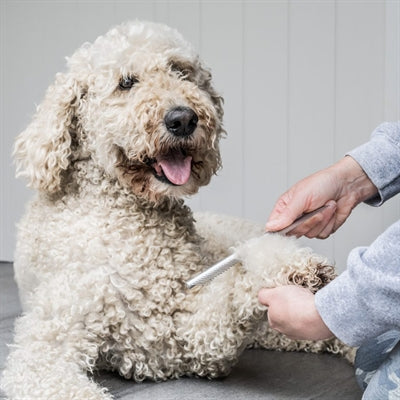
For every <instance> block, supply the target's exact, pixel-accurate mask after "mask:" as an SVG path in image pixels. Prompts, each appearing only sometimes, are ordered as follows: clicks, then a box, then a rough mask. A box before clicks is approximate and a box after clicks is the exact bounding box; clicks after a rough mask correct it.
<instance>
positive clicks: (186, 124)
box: [164, 106, 199, 137]
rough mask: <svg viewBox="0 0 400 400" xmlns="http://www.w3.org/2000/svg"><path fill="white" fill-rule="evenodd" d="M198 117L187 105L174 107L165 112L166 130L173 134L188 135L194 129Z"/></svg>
mask: <svg viewBox="0 0 400 400" xmlns="http://www.w3.org/2000/svg"><path fill="white" fill-rule="evenodd" d="M198 121H199V117H198V116H197V114H196V113H195V112H194V111H193V110H192V109H191V108H189V107H181V106H179V107H174V108H171V110H169V111H168V112H167V114H166V115H165V117H164V123H165V126H166V127H167V129H168V131H169V132H171V133H172V134H174V135H175V136H182V137H185V136H189V135H191V134H192V133H193V132H194V130H195V129H196V126H197V122H198Z"/></svg>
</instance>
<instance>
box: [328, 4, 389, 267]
mask: <svg viewBox="0 0 400 400" xmlns="http://www.w3.org/2000/svg"><path fill="white" fill-rule="evenodd" d="M384 24H385V4H384V2H372V1H370V2H352V1H351V2H343V1H339V2H337V23H336V30H337V33H336V40H337V59H336V70H337V72H336V77H337V79H336V146H335V147H336V154H335V156H336V158H337V159H339V158H341V157H342V156H343V155H344V154H345V153H346V151H349V150H350V149H352V148H354V147H355V146H358V145H360V144H362V143H364V142H365V141H367V140H368V139H369V136H370V133H371V132H372V130H373V129H374V128H375V127H376V126H377V125H378V124H379V123H380V122H382V121H383V118H384V110H383V104H384V98H383V94H384V79H383V78H384V60H385V55H384V49H385V26H384ZM381 221H382V209H375V208H373V207H369V206H366V205H364V204H361V205H359V206H358V207H357V208H356V209H355V210H354V211H353V213H352V215H351V216H350V218H349V219H348V222H347V223H345V224H344V225H343V226H342V228H341V229H340V230H339V231H338V232H336V234H335V258H336V260H337V263H338V266H339V268H343V267H344V266H345V264H346V258H347V255H348V253H349V251H350V250H351V249H352V248H354V247H356V246H363V245H369V244H370V243H371V242H372V241H373V240H374V238H375V237H376V236H377V234H378V233H379V232H380V231H381V230H382V222H381Z"/></svg>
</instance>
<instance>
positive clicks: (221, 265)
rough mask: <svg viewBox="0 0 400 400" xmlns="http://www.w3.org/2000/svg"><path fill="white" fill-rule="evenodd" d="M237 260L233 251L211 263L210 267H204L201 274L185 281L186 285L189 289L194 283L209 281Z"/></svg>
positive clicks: (200, 283) (199, 283)
mask: <svg viewBox="0 0 400 400" xmlns="http://www.w3.org/2000/svg"><path fill="white" fill-rule="evenodd" d="M238 262H239V259H238V256H237V255H236V254H235V253H233V254H231V255H230V256H229V257H226V258H224V259H223V260H221V261H220V262H218V263H217V264H215V265H213V266H212V267H211V268H209V269H206V270H205V271H204V272H202V273H201V274H199V275H197V276H195V277H194V278H192V279H190V280H189V281H187V282H186V287H187V288H188V289H190V288H192V287H193V286H196V285H203V284H204V283H206V282H208V281H210V280H211V279H214V278H215V277H216V276H218V275H220V274H222V273H223V272H225V271H226V270H227V269H229V268H230V267H232V265H235V264H236V263H238Z"/></svg>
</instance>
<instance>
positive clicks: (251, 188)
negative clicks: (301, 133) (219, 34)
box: [228, 1, 288, 222]
mask: <svg viewBox="0 0 400 400" xmlns="http://www.w3.org/2000/svg"><path fill="white" fill-rule="evenodd" d="M287 13H288V3H287V2H285V1H282V2H279V3H277V2H276V3H265V2H263V3H260V2H259V3H250V4H248V3H246V6H245V8H244V46H243V47H244V59H243V63H244V76H243V118H244V121H243V132H242V134H243V135H244V142H243V143H244V148H243V152H244V153H243V160H244V165H243V173H244V179H243V180H244V186H243V190H242V191H243V201H244V215H245V216H246V217H247V218H249V219H252V220H255V221H257V220H258V221H260V222H266V219H267V217H268V214H269V212H270V211H271V210H272V207H273V205H274V202H275V200H276V198H277V196H278V193H283V192H284V191H285V190H286V188H287V173H286V171H287V129H288V118H287V103H288V90H287V74H288V51H287V49H288V25H287ZM261 99H262V100H261ZM228 140H230V138H229V137H228Z"/></svg>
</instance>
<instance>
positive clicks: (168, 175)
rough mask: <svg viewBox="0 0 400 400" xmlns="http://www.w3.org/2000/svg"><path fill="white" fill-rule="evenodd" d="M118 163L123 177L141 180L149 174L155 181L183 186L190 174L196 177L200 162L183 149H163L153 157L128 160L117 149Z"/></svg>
mask: <svg viewBox="0 0 400 400" xmlns="http://www.w3.org/2000/svg"><path fill="white" fill-rule="evenodd" d="M119 154H120V158H119V162H118V163H117V167H119V168H121V169H122V170H123V171H124V172H123V176H125V177H126V178H128V177H131V178H129V181H130V180H131V179H132V178H134V180H135V181H139V180H143V179H144V176H145V175H143V174H149V173H151V174H152V175H153V176H154V177H155V178H156V179H157V180H159V181H161V182H163V183H167V184H169V185H173V186H183V185H185V184H186V183H188V182H189V180H190V177H191V175H192V174H195V175H196V176H197V172H196V171H197V170H198V168H199V167H200V166H201V164H202V162H201V161H197V162H196V161H194V159H193V152H192V151H191V150H189V149H186V148H183V147H173V148H170V149H164V151H162V152H161V153H160V154H158V155H155V156H148V155H141V156H136V157H134V158H129V157H128V156H127V155H126V152H125V151H124V150H123V149H122V148H119Z"/></svg>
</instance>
